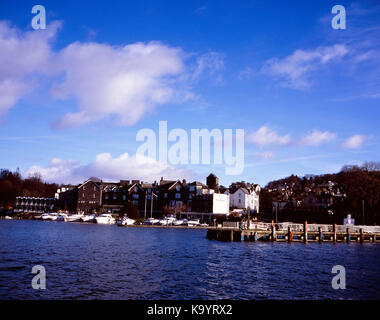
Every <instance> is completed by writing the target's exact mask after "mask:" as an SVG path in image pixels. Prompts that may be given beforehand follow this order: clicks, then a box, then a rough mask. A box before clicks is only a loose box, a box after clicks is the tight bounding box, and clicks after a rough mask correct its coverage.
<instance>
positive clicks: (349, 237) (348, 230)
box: [347, 228, 351, 242]
mask: <svg viewBox="0 0 380 320" xmlns="http://www.w3.org/2000/svg"><path fill="white" fill-rule="evenodd" d="M350 241H351V234H350V228H347V242H350Z"/></svg>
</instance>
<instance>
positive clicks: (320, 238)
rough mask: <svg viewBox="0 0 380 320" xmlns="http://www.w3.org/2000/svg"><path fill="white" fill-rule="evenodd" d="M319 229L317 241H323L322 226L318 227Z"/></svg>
mask: <svg viewBox="0 0 380 320" xmlns="http://www.w3.org/2000/svg"><path fill="white" fill-rule="evenodd" d="M318 231H319V242H323V232H322V227H319V228H318Z"/></svg>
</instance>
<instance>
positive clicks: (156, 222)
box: [144, 218, 160, 225]
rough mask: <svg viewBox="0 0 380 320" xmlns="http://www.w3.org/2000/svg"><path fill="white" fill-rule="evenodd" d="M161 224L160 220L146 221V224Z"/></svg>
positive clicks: (150, 219) (149, 219)
mask: <svg viewBox="0 0 380 320" xmlns="http://www.w3.org/2000/svg"><path fill="white" fill-rule="evenodd" d="M159 222H160V220H158V219H154V218H148V219H146V220H145V221H144V224H150V225H154V224H158V223H159Z"/></svg>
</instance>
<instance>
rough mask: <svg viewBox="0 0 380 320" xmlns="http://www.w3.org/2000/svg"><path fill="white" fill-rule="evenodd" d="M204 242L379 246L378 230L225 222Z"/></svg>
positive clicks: (342, 226) (209, 232) (373, 228)
mask: <svg viewBox="0 0 380 320" xmlns="http://www.w3.org/2000/svg"><path fill="white" fill-rule="evenodd" d="M207 238H208V239H210V240H219V241H269V242H273V241H276V242H333V243H336V242H359V243H380V226H347V225H336V224H334V225H326V224H308V223H307V222H306V221H305V223H304V224H293V223H251V224H250V225H249V226H244V227H242V226H241V225H240V223H238V222H225V223H224V224H223V225H222V226H221V227H214V228H209V229H208V230H207Z"/></svg>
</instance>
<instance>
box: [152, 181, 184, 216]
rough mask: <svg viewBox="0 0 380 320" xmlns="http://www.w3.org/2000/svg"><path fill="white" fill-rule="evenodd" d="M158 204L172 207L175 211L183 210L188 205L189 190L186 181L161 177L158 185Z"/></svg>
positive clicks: (161, 206) (162, 206) (160, 206)
mask: <svg viewBox="0 0 380 320" xmlns="http://www.w3.org/2000/svg"><path fill="white" fill-rule="evenodd" d="M156 193H157V195H158V206H159V208H164V207H167V208H170V209H174V210H175V211H177V210H178V211H181V210H182V208H183V206H185V205H186V203H187V199H188V190H187V188H186V181H185V180H184V181H182V182H181V181H180V180H176V181H173V180H164V179H163V178H161V180H160V184H159V185H158V186H157V191H156Z"/></svg>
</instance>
